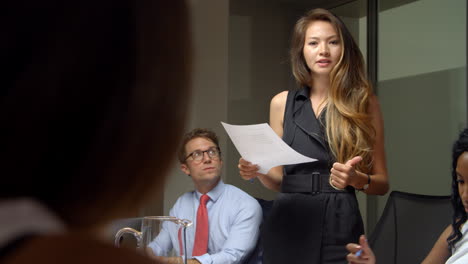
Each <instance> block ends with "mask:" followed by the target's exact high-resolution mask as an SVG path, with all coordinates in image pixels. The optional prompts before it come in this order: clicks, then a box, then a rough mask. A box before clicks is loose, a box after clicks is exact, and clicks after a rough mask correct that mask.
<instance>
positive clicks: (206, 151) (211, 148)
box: [184, 147, 221, 162]
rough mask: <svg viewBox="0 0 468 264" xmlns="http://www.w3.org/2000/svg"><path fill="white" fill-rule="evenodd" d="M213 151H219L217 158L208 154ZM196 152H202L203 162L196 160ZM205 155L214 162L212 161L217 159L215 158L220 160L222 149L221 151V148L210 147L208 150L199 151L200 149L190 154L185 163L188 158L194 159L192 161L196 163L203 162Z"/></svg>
mask: <svg viewBox="0 0 468 264" xmlns="http://www.w3.org/2000/svg"><path fill="white" fill-rule="evenodd" d="M212 150H216V151H218V155H217V156H215V157H211V156H210V154H208V152H209V151H212ZM195 152H201V153H202V155H201V160H196V159H195V158H194V157H193V154H194V153H195ZM205 153H206V154H207V155H208V157H209V158H210V159H211V160H212V159H215V158H218V159H219V158H220V157H221V149H220V148H219V147H210V148H209V149H207V150H199V149H197V150H194V151H193V152H192V153H190V154H188V155H187V157H185V159H184V161H187V159H188V158H190V157H192V160H193V161H194V162H201V161H203V159H204V158H205Z"/></svg>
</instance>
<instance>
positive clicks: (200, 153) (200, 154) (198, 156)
mask: <svg viewBox="0 0 468 264" xmlns="http://www.w3.org/2000/svg"><path fill="white" fill-rule="evenodd" d="M192 158H193V160H196V161H200V160H202V159H203V151H200V150H196V151H194V152H193V153H192Z"/></svg>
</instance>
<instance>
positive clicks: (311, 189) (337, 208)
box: [262, 87, 364, 264]
mask: <svg viewBox="0 0 468 264" xmlns="http://www.w3.org/2000/svg"><path fill="white" fill-rule="evenodd" d="M309 91H310V88H308V87H305V88H303V89H301V90H298V91H292V92H289V93H288V97H287V100H286V109H285V115H284V127H283V140H284V141H285V142H286V143H287V144H288V145H289V146H291V147H292V148H293V149H295V150H296V151H297V152H299V153H301V154H303V155H305V156H308V157H311V158H316V159H318V161H316V162H311V163H303V164H296V165H287V166H284V177H283V181H282V184H281V193H279V194H278V196H277V198H276V199H275V201H274V204H273V207H272V209H271V212H270V214H269V216H268V218H267V219H266V220H265V225H264V228H263V232H262V239H263V243H264V244H263V245H264V255H263V263H266V264H276V263H281V264H284V263H292V264H296V263H311V264H315V263H327V264H329V263H330V264H331V263H347V261H346V255H347V254H348V253H347V250H346V248H345V246H346V244H347V243H350V242H354V243H356V242H358V239H359V236H360V235H361V234H363V233H364V227H363V223H362V217H361V214H360V212H359V207H358V203H357V200H356V195H355V191H354V189H353V188H352V187H350V186H348V187H347V188H346V189H345V190H335V189H334V188H333V187H331V186H330V184H329V177H330V169H331V166H332V164H333V162H334V160H333V158H332V155H331V154H330V149H329V146H328V143H327V141H326V137H325V127H324V124H325V114H326V113H325V111H322V113H321V115H320V116H319V119H320V120H318V119H317V118H316V117H315V114H314V112H313V110H312V105H311V100H310V98H309Z"/></svg>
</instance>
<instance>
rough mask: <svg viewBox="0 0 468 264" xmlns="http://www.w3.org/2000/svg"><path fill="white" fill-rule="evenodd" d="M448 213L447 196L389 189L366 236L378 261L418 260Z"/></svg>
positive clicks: (382, 263)
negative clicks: (377, 218)
mask: <svg viewBox="0 0 468 264" xmlns="http://www.w3.org/2000/svg"><path fill="white" fill-rule="evenodd" d="M452 214H453V209H452V206H451V203H450V196H432V195H419V194H412V193H405V192H399V191H392V192H391V193H390V196H389V198H388V200H387V203H386V205H385V209H384V211H383V213H382V216H381V217H380V219H379V221H378V223H377V225H376V226H375V229H374V231H373V232H372V234H371V235H370V237H369V244H370V246H371V247H372V249H373V251H374V253H375V255H376V257H377V260H378V263H379V264H390V263H391V264H394V263H398V264H401V263H421V262H422V261H423V260H424V258H425V257H426V256H427V254H428V253H429V251H430V250H431V249H432V246H433V245H434V243H435V242H436V240H437V239H438V238H439V236H440V234H441V233H442V231H443V230H444V229H445V228H446V227H447V226H448V225H449V224H450V222H451V218H452Z"/></svg>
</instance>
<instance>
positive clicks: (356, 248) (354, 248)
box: [346, 243, 362, 253]
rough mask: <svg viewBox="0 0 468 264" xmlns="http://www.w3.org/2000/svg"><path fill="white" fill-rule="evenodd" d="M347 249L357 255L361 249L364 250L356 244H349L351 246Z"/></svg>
mask: <svg viewBox="0 0 468 264" xmlns="http://www.w3.org/2000/svg"><path fill="white" fill-rule="evenodd" d="M346 249H347V250H348V251H349V252H351V253H356V252H358V251H359V250H360V249H362V247H361V246H360V245H358V244H355V243H349V244H347V245H346Z"/></svg>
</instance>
